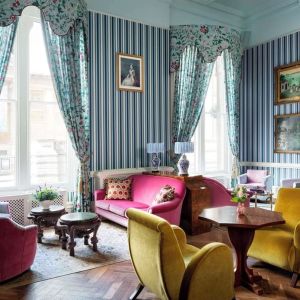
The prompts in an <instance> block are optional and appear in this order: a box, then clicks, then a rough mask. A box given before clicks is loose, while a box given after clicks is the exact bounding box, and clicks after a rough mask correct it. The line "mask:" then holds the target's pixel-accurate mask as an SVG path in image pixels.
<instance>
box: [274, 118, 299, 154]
mask: <svg viewBox="0 0 300 300" xmlns="http://www.w3.org/2000/svg"><path fill="white" fill-rule="evenodd" d="M274 125H275V147H274V152H275V153H300V114H287V115H278V116H274Z"/></svg>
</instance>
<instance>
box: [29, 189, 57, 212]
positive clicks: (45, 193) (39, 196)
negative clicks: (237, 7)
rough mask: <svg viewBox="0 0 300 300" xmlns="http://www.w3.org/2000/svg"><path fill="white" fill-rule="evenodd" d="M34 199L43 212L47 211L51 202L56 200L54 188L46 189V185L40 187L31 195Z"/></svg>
mask: <svg viewBox="0 0 300 300" xmlns="http://www.w3.org/2000/svg"><path fill="white" fill-rule="evenodd" d="M33 196H34V198H35V199H36V200H38V201H39V202H40V205H41V206H42V207H43V210H49V206H50V205H51V204H52V202H53V200H55V199H57V198H58V192H57V190H56V189H55V188H52V187H51V186H50V187H47V185H45V186H43V187H40V186H39V188H38V189H37V190H36V191H35V193H34V194H33Z"/></svg>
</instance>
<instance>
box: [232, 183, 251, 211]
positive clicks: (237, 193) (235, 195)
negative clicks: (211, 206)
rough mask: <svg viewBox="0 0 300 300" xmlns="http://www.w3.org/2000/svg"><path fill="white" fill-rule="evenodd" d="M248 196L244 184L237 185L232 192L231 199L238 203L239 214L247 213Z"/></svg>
mask: <svg viewBox="0 0 300 300" xmlns="http://www.w3.org/2000/svg"><path fill="white" fill-rule="evenodd" d="M247 198H248V192H247V189H246V188H245V187H244V186H236V187H235V189H234V190H233V191H232V194H231V201H232V202H234V203H237V207H236V211H237V214H238V215H239V216H242V215H244V214H245V202H246V201H247Z"/></svg>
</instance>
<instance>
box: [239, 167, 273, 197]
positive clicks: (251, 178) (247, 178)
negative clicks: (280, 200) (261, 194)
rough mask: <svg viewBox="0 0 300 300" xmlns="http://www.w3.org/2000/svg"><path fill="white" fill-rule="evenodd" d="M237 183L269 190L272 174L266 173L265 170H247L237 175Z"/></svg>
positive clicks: (250, 187) (270, 188) (249, 187)
mask: <svg viewBox="0 0 300 300" xmlns="http://www.w3.org/2000/svg"><path fill="white" fill-rule="evenodd" d="M237 180H238V185H239V186H244V187H246V188H247V189H256V190H257V189H261V190H264V191H268V192H270V191H271V190H272V181H273V176H272V175H268V171H267V170H251V169H250V170H247V172H246V173H245V174H241V175H239V176H238V177H237Z"/></svg>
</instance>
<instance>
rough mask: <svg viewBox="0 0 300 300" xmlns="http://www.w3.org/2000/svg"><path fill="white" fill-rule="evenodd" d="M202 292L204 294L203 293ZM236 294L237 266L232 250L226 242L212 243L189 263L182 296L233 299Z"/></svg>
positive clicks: (184, 298) (187, 299)
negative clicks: (234, 264)
mask: <svg viewBox="0 0 300 300" xmlns="http://www.w3.org/2000/svg"><path fill="white" fill-rule="evenodd" d="M201 296H202V297H201ZM233 298H234V270H233V259H232V254H231V250H230V248H229V247H228V246H226V245H225V244H222V243H210V244H208V245H206V246H204V247H203V248H201V249H200V250H199V252H198V253H196V254H195V255H194V256H193V258H192V259H191V261H190V263H189V264H188V266H187V268H186V270H185V273H184V276H183V280H182V283H181V287H180V295H179V300H192V299H198V300H231V299H233Z"/></svg>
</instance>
